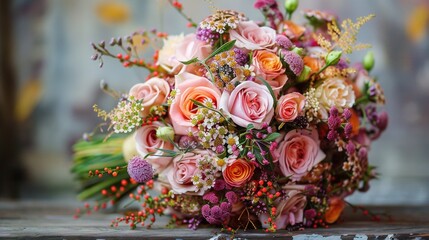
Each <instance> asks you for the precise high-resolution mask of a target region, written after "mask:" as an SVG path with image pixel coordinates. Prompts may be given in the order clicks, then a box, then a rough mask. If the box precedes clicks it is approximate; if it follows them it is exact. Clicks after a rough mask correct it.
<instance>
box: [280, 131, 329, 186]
mask: <svg viewBox="0 0 429 240" xmlns="http://www.w3.org/2000/svg"><path fill="white" fill-rule="evenodd" d="M278 153H279V160H278V162H279V165H280V170H281V172H282V173H283V175H285V176H286V177H290V178H291V179H292V180H299V179H301V177H303V176H304V175H306V174H307V173H308V172H309V171H310V170H311V169H312V168H313V166H314V165H316V164H318V163H319V162H320V161H322V160H323V159H324V158H325V156H326V155H325V153H324V152H323V151H322V149H320V140H319V136H318V133H317V130H315V129H312V130H298V129H297V130H292V131H290V132H288V133H287V134H286V135H285V137H284V139H283V141H282V142H281V143H280V144H279V147H278Z"/></svg>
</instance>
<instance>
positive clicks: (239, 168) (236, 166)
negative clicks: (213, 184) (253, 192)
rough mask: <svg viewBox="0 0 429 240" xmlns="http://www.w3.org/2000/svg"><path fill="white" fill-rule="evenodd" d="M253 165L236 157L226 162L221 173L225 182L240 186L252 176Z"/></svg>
mask: <svg viewBox="0 0 429 240" xmlns="http://www.w3.org/2000/svg"><path fill="white" fill-rule="evenodd" d="M254 170H255V166H254V165H253V164H251V163H250V162H248V161H246V160H244V159H241V158H238V159H234V160H232V161H231V162H229V163H228V165H227V166H226V168H225V169H224V170H223V172H222V175H223V178H224V179H225V182H226V183H227V184H228V185H230V186H232V187H241V186H243V185H244V184H245V183H247V182H248V181H249V180H250V178H251V177H252V176H253V171H254Z"/></svg>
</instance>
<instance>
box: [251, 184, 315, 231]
mask: <svg viewBox="0 0 429 240" xmlns="http://www.w3.org/2000/svg"><path fill="white" fill-rule="evenodd" d="M288 187H289V186H285V188H288ZM290 187H291V188H292V189H291V190H288V191H287V198H286V199H282V200H280V201H277V202H276V203H275V205H276V208H277V209H278V211H277V213H276V216H275V220H274V222H275V223H276V225H277V229H285V228H286V227H287V226H288V225H289V224H290V225H295V224H296V223H301V222H303V220H304V208H305V205H306V204H307V199H306V197H305V195H304V194H303V193H302V191H303V190H304V188H305V186H304V185H292V186H290ZM267 219H268V214H266V213H265V214H261V215H260V216H259V220H260V222H262V223H263V222H265V221H267Z"/></svg>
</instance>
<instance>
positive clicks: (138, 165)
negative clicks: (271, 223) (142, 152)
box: [127, 156, 153, 183]
mask: <svg viewBox="0 0 429 240" xmlns="http://www.w3.org/2000/svg"><path fill="white" fill-rule="evenodd" d="M127 171H128V174H129V175H130V177H131V178H132V179H134V180H136V182H138V183H145V182H147V181H149V180H151V179H152V177H153V168H152V165H150V163H148V162H147V161H146V160H144V159H142V158H141V157H140V156H135V157H133V158H132V159H131V160H130V161H129V162H128V168H127Z"/></svg>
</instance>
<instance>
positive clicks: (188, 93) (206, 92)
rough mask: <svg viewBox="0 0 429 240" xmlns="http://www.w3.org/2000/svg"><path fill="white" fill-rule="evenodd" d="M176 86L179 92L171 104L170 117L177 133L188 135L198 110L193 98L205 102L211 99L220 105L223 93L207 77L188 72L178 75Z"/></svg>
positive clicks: (216, 104)
mask: <svg viewBox="0 0 429 240" xmlns="http://www.w3.org/2000/svg"><path fill="white" fill-rule="evenodd" d="M175 86H176V89H178V90H179V92H178V94H177V96H176V99H175V100H174V102H173V104H171V106H170V117H171V119H172V123H173V127H174V131H175V133H176V134H179V135H186V134H187V133H188V131H189V130H190V129H192V127H193V125H192V123H191V120H190V119H191V117H192V115H193V114H195V113H196V112H197V106H196V105H195V104H194V103H193V102H192V101H191V100H196V101H198V102H204V101H205V100H208V99H211V100H212V101H213V104H214V105H215V106H218V103H219V101H220V95H221V93H220V91H219V90H218V88H217V87H215V86H214V85H213V83H212V82H210V81H209V80H208V79H207V78H205V77H199V76H196V75H193V74H190V73H186V72H185V73H181V74H179V75H176V84H175Z"/></svg>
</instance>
